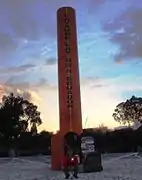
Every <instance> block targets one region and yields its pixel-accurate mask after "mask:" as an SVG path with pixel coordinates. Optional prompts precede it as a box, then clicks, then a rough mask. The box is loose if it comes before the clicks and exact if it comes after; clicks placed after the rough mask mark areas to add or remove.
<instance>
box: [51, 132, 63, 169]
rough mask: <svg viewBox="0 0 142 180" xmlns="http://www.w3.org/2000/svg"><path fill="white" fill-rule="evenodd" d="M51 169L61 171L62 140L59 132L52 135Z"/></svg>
mask: <svg viewBox="0 0 142 180" xmlns="http://www.w3.org/2000/svg"><path fill="white" fill-rule="evenodd" d="M51 154H52V155H51V169H52V170H61V169H62V159H63V140H62V137H61V135H60V132H58V133H57V134H54V135H53V136H52V139H51Z"/></svg>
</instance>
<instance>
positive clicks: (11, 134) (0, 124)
mask: <svg viewBox="0 0 142 180" xmlns="http://www.w3.org/2000/svg"><path fill="white" fill-rule="evenodd" d="M41 123H42V121H41V118H40V112H38V111H37V106H35V105H34V104H33V103H31V102H29V101H27V100H24V99H23V98H22V97H20V96H14V94H13V93H11V94H10V95H5V96H3V98H2V102H1V104H0V134H1V135H2V136H3V137H4V138H6V140H8V141H10V142H11V141H12V140H14V139H15V138H17V137H19V135H20V134H21V133H22V132H26V131H27V129H28V126H30V127H32V130H33V129H35V127H36V126H37V125H40V124H41Z"/></svg>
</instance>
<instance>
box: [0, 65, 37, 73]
mask: <svg viewBox="0 0 142 180" xmlns="http://www.w3.org/2000/svg"><path fill="white" fill-rule="evenodd" d="M34 67H36V66H35V65H33V64H25V65H21V66H17V67H10V68H0V74H17V73H21V72H25V71H27V70H31V69H32V68H34Z"/></svg>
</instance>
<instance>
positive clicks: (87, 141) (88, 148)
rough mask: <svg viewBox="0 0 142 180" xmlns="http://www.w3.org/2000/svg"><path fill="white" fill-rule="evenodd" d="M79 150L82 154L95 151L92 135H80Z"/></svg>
mask: <svg viewBox="0 0 142 180" xmlns="http://www.w3.org/2000/svg"><path fill="white" fill-rule="evenodd" d="M81 151H82V154H83V155H87V154H88V153H91V152H95V151H96V147H95V142H94V138H93V137H92V136H84V137H81Z"/></svg>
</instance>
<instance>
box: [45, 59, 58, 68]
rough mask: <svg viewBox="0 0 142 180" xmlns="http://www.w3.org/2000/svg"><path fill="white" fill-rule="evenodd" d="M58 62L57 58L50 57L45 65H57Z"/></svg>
mask: <svg viewBox="0 0 142 180" xmlns="http://www.w3.org/2000/svg"><path fill="white" fill-rule="evenodd" d="M56 63H57V60H56V58H49V59H47V60H46V62H45V65H47V66H52V65H55V64H56Z"/></svg>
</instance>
